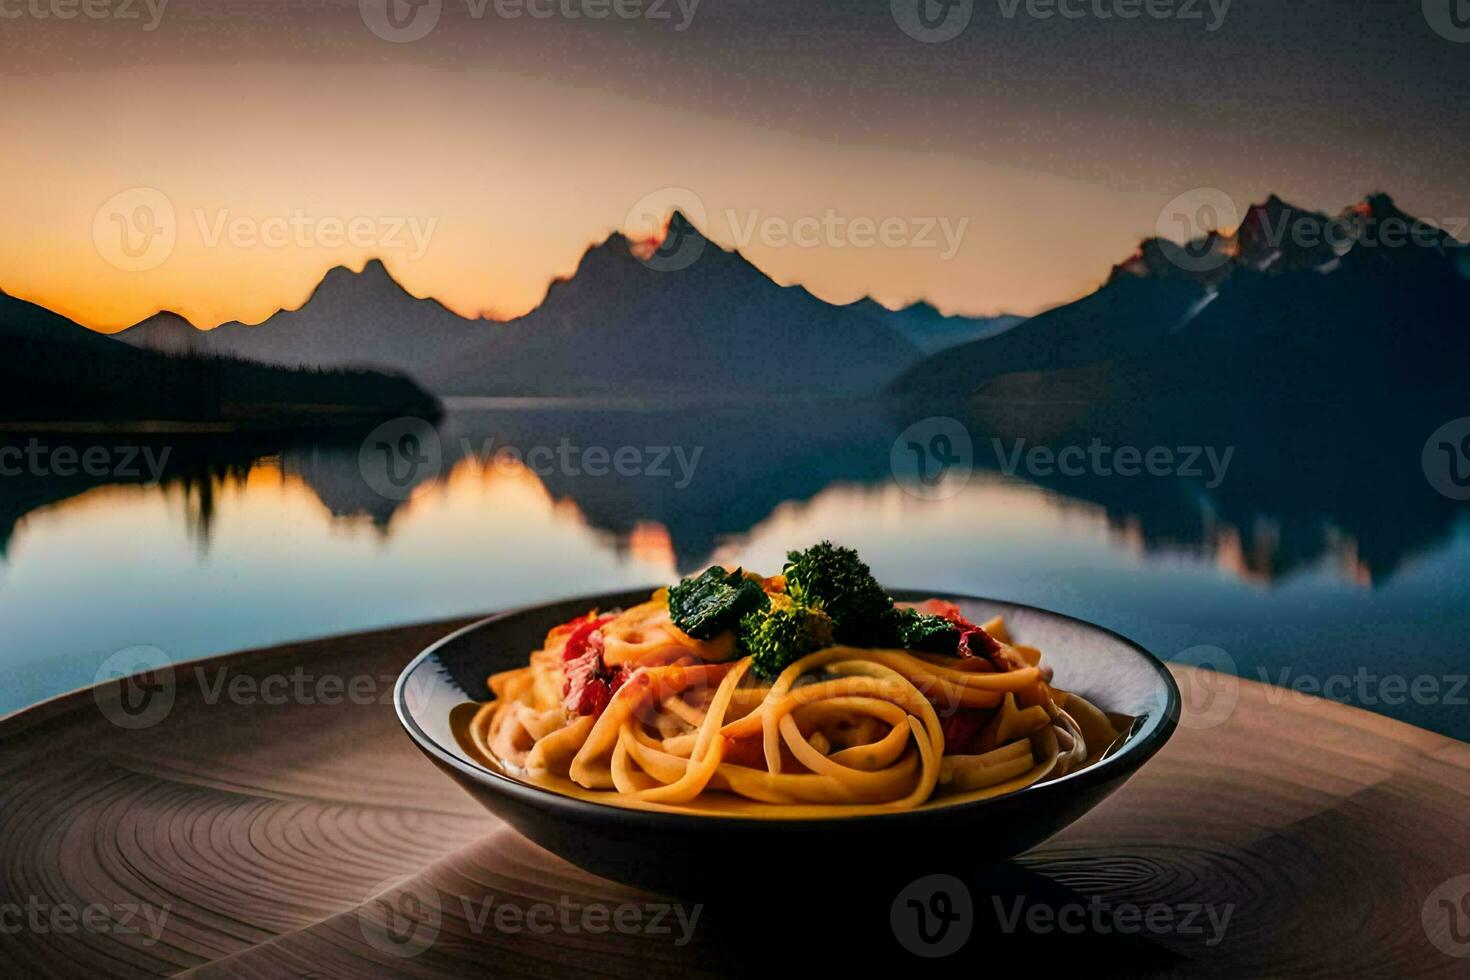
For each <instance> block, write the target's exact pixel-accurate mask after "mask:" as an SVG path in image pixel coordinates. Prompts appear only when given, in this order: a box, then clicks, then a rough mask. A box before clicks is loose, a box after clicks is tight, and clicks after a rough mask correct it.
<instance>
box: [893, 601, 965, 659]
mask: <svg viewBox="0 0 1470 980" xmlns="http://www.w3.org/2000/svg"><path fill="white" fill-rule="evenodd" d="M893 612H894V617H893V633H894V636H895V637H896V639H897V640H898V645H899V646H901V647H903V648H904V649H905V650H923V651H925V652H927V653H954V652H955V648H956V647H958V646H959V642H960V628H959V627H958V626H957V625H955V623H954V621H953V620H949V619H946V618H944V617H943V616H933V615H929V614H926V613H921V612H919V611H918V610H917V609H895V610H894V611H893Z"/></svg>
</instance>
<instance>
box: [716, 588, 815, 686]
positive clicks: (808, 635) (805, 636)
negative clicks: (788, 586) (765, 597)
mask: <svg viewBox="0 0 1470 980" xmlns="http://www.w3.org/2000/svg"><path fill="white" fill-rule="evenodd" d="M736 637H737V639H738V641H739V644H740V654H741V656H748V657H750V658H751V663H750V668H751V670H753V671H754V672H755V674H756V676H757V677H763V678H767V679H770V678H773V677H775V676H777V675H778V674H780V673H781V671H783V670H785V669H786V668H787V667H789V666H790V665H791V664H793V663H795V662H796V661H798V660H800V659H801V658H802V657H804V656H806V655H807V654H809V653H812V652H814V651H816V650H821V649H823V648H824V647H829V646H831V645H832V619H831V617H829V616H828V615H827V614H826V613H825V612H823V611H822V610H821V609H820V608H818V607H815V606H804V605H800V604H798V603H796V602H793V601H792V600H791V598H790V597H788V596H783V595H775V596H771V601H770V605H768V606H767V607H766V608H765V609H760V610H756V611H755V612H750V613H746V614H745V615H744V616H742V617H741V618H740V628H739V630H737V632H736Z"/></svg>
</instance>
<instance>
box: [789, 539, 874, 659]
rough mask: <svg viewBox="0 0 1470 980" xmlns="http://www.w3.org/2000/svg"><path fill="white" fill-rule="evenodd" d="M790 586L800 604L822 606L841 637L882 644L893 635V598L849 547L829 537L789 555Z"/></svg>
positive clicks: (853, 641)
mask: <svg viewBox="0 0 1470 980" xmlns="http://www.w3.org/2000/svg"><path fill="white" fill-rule="evenodd" d="M783 573H784V574H785V576H786V591H787V593H788V594H789V595H790V596H791V598H792V599H794V600H795V601H796V603H797V604H798V605H804V606H818V607H820V608H821V609H823V610H825V611H826V613H827V615H828V616H830V617H831V619H832V625H833V629H834V633H835V637H836V639H837V640H838V642H841V643H848V644H851V645H853V646H883V645H885V644H887V643H888V642H890V641H891V638H892V635H893V600H892V599H890V598H889V597H888V593H887V592H884V591H883V587H882V586H881V585H879V584H878V580H877V579H875V578H873V573H872V572H871V571H869V570H868V566H867V565H866V564H864V563H863V560H862V559H861V558H859V557H858V553H857V552H856V551H853V550H852V549H851V548H841V547H838V546H837V545H834V544H832V542H830V541H823V542H822V543H821V544H818V545H813V546H812V547H810V548H808V549H806V550H805V551H792V552H789V553H788V554H787V555H786V567H785V569H783Z"/></svg>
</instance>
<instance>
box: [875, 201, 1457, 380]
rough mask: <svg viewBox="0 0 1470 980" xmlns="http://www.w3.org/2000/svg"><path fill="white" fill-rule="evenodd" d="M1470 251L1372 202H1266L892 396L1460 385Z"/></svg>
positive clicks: (1154, 251) (1129, 263)
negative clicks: (1330, 211) (1325, 209)
mask: <svg viewBox="0 0 1470 980" xmlns="http://www.w3.org/2000/svg"><path fill="white" fill-rule="evenodd" d="M1467 309H1470V250H1467V248H1466V247H1465V246H1464V245H1463V244H1462V243H1460V242H1458V241H1456V240H1455V239H1454V238H1452V237H1451V236H1450V235H1448V234H1446V233H1445V232H1443V231H1440V230H1439V229H1437V228H1435V227H1434V226H1432V225H1430V224H1428V223H1426V222H1422V221H1419V220H1418V219H1415V218H1413V217H1412V216H1410V215H1407V214H1405V213H1403V212H1402V211H1400V210H1399V209H1398V208H1397V207H1396V206H1395V205H1394V203H1393V201H1392V199H1391V198H1389V197H1388V196H1387V195H1383V194H1376V195H1373V196H1370V197H1369V198H1367V199H1366V200H1364V201H1362V202H1360V203H1359V204H1357V205H1354V206H1353V207H1351V208H1348V209H1347V210H1346V211H1344V212H1343V213H1341V214H1339V215H1337V216H1335V217H1330V216H1328V215H1325V214H1321V213H1317V212H1313V211H1309V210H1306V209H1303V208H1299V207H1296V206H1294V205H1291V204H1288V203H1286V202H1285V201H1282V200H1281V199H1280V198H1278V197H1275V196H1272V197H1271V198H1269V199H1268V200H1267V201H1265V202H1264V203H1262V204H1257V205H1253V206H1252V207H1251V208H1250V209H1249V210H1248V211H1247V212H1246V215H1245V217H1244V219H1243V220H1242V221H1241V223H1240V225H1239V227H1238V228H1237V229H1235V230H1234V231H1233V232H1229V233H1220V232H1212V233H1210V234H1209V235H1206V236H1204V237H1202V238H1199V239H1196V240H1195V241H1192V242H1189V243H1186V244H1184V245H1177V244H1174V243H1171V242H1168V241H1165V240H1162V239H1157V238H1153V239H1148V240H1146V241H1144V242H1143V243H1142V244H1141V245H1140V246H1139V249H1138V251H1137V252H1136V253H1135V254H1134V255H1133V256H1131V257H1129V258H1128V259H1126V260H1125V261H1124V262H1122V263H1120V264H1119V265H1117V266H1115V267H1114V269H1113V270H1112V273H1111V275H1110V276H1109V278H1108V280H1107V282H1106V283H1105V284H1104V285H1103V286H1102V287H1101V288H1099V289H1098V290H1097V291H1096V292H1094V293H1092V294H1091V295H1089V296H1086V297H1084V298H1082V299H1080V300H1078V301H1077V302H1075V303H1070V304H1067V305H1065V306H1062V307H1058V308H1056V309H1053V310H1050V311H1047V312H1046V313H1042V314H1039V315H1037V316H1035V317H1032V318H1031V319H1029V320H1027V321H1026V322H1025V323H1024V324H1022V325H1021V326H1019V327H1017V328H1015V329H1012V330H1010V331H1008V332H1006V333H1004V334H1001V335H1000V336H998V337H994V338H990V339H982V340H978V341H973V342H970V343H966V344H962V345H959V346H957V347H953V348H950V349H948V350H945V351H943V352H941V353H940V354H938V355H933V356H931V357H929V358H928V359H926V360H925V361H923V362H921V363H920V364H918V365H915V366H914V367H912V368H910V369H909V370H907V371H905V372H903V373H902V374H900V375H899V376H898V378H897V380H896V381H895V382H894V383H893V384H892V385H891V386H890V387H891V389H892V390H894V391H898V392H902V393H909V394H928V393H934V392H951V393H969V392H975V391H979V392H980V393H981V394H982V395H984V396H987V397H993V398H996V399H1004V400H1012V401H1034V400H1042V401H1045V400H1074V401H1088V402H1113V401H1118V400H1128V399H1136V398H1143V397H1147V398H1149V399H1159V398H1169V397H1177V398H1189V399H1194V400H1198V399H1215V400H1219V401H1230V400H1238V399H1240V398H1241V397H1243V396H1249V397H1251V398H1255V399H1265V400H1272V399H1279V398H1289V399H1306V400H1312V399H1322V398H1332V397H1338V396H1342V395H1352V394H1362V395H1370V394H1372V393H1387V392H1390V391H1395V390H1400V391H1402V390H1415V389H1423V388H1436V389H1445V390H1451V389H1456V388H1460V387H1463V378H1462V372H1463V365H1464V363H1465V362H1466V358H1467V356H1470V323H1467V314H1466V311H1467Z"/></svg>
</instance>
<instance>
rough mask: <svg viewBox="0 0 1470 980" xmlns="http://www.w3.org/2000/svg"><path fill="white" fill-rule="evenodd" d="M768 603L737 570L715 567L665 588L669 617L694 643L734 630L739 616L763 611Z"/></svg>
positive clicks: (754, 585) (750, 581) (757, 589)
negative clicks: (667, 597)
mask: <svg viewBox="0 0 1470 980" xmlns="http://www.w3.org/2000/svg"><path fill="white" fill-rule="evenodd" d="M768 602H769V600H768V599H767V598H766V594H765V592H764V591H762V590H761V587H760V583H758V582H756V581H754V580H752V579H748V578H746V577H745V573H744V572H743V571H741V570H740V569H738V568H737V569H736V570H735V571H733V572H726V571H725V570H724V569H723V568H720V567H719V566H715V567H713V568H709V569H706V570H705V571H704V572H703V573H702V574H700V575H693V576H690V577H689V578H686V579H684V580H683V581H682V582H680V583H679V584H678V585H675V586H673V587H672V588H670V589H669V615H670V617H671V618H672V619H673V621H674V625H675V626H677V627H679V629H681V630H683V631H684V632H685V633H688V634H689V635H690V636H692V637H694V638H695V639H696V640H712V639H714V638H715V637H717V636H719V635H720V634H721V633H724V632H725V631H726V630H731V629H734V628H735V626H736V624H737V623H739V622H740V617H741V616H744V615H745V614H746V613H749V612H754V611H756V610H758V609H762V608H764V607H765V606H766V605H767V604H768Z"/></svg>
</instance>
